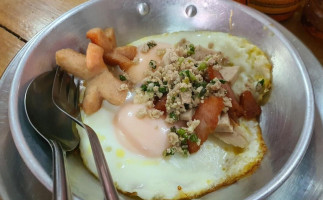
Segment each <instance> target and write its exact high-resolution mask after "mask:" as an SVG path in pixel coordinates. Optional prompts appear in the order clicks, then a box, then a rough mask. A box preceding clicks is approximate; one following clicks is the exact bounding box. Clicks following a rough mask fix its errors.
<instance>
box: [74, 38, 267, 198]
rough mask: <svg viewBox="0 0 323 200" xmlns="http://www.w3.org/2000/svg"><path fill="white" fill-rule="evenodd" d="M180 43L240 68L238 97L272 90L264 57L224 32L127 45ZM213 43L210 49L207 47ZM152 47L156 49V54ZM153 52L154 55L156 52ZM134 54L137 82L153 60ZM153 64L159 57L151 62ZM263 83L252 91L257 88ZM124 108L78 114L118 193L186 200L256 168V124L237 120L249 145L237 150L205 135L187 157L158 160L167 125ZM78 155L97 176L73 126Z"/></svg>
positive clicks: (260, 152) (261, 149)
mask: <svg viewBox="0 0 323 200" xmlns="http://www.w3.org/2000/svg"><path fill="white" fill-rule="evenodd" d="M182 38H186V39H187V40H188V41H190V42H191V43H193V44H196V45H198V44H199V45H201V46H204V47H208V46H209V47H212V46H213V47H212V48H213V49H214V50H216V51H221V52H222V53H223V54H224V55H225V56H227V57H228V58H229V61H230V62H231V63H232V65H236V66H240V67H241V71H240V74H239V76H238V78H237V80H236V81H235V83H234V85H232V89H233V90H234V92H235V94H236V95H237V96H238V95H239V94H241V93H242V92H243V91H245V90H246V89H249V90H251V91H252V92H253V94H254V95H255V96H256V97H257V98H258V100H259V101H261V99H262V97H263V95H264V94H265V93H266V92H268V91H269V89H270V85H271V65H270V62H269V61H268V59H267V57H266V55H265V54H264V53H263V52H262V51H261V50H260V49H259V48H258V47H256V46H255V45H253V44H251V43H250V42H248V41H247V40H245V39H243V38H239V37H235V36H232V35H229V34H226V33H217V32H178V33H167V34H162V35H156V36H150V37H146V38H143V39H140V40H138V41H135V42H133V43H132V45H135V46H140V45H142V44H144V43H146V42H147V41H150V40H154V41H156V42H157V46H156V47H157V48H158V47H159V46H160V47H163V48H165V47H171V46H173V45H174V44H175V43H177V42H178V41H179V40H181V39H182ZM210 44H214V45H210ZM157 48H155V49H157ZM155 53H156V52H155ZM155 53H154V52H152V51H150V52H148V53H147V54H143V53H138V55H137V57H138V60H139V62H138V64H137V65H138V66H133V67H132V68H131V71H129V75H130V76H134V77H136V78H137V79H136V82H140V80H141V78H143V77H144V71H145V70H146V67H148V62H149V61H150V60H151V59H152V56H154V55H155ZM154 59H158V58H154ZM261 80H263V81H262V83H263V89H262V90H257V89H255V88H256V84H257V83H258V82H259V81H261ZM127 99H128V100H127V103H125V104H124V105H122V106H114V105H111V104H110V103H108V102H106V101H104V102H103V104H102V107H101V109H100V110H99V111H97V112H96V113H94V114H92V115H86V114H85V113H84V112H81V115H82V119H83V122H84V123H85V124H87V125H89V126H90V127H92V128H93V129H94V131H95V132H96V133H97V135H98V137H99V140H100V142H101V145H102V148H103V150H104V153H105V156H106V160H107V162H108V164H109V168H110V172H111V174H112V177H113V180H114V183H115V185H116V187H117V189H118V190H119V191H121V192H123V193H125V194H128V195H130V196H137V197H140V198H142V199H191V198H196V197H200V196H202V195H204V194H206V193H209V192H212V191H214V190H216V189H218V188H220V187H221V186H225V185H229V184H231V183H234V182H235V181H237V180H239V179H240V178H242V177H243V176H244V175H246V174H247V173H248V172H250V171H252V170H253V169H254V168H255V167H256V166H258V165H259V164H260V162H261V160H262V158H263V156H264V154H265V152H266V146H265V143H264V141H263V139H262V136H261V129H260V126H259V123H258V122H257V121H255V120H249V121H248V120H245V119H242V118H241V119H240V127H241V128H242V129H243V130H244V131H245V132H246V133H247V134H248V135H249V144H248V146H247V147H246V148H244V149H241V148H237V147H233V146H231V145H228V144H225V143H223V142H222V141H220V140H219V139H217V138H216V137H215V136H213V135H210V136H209V138H208V140H207V141H206V142H205V143H204V144H203V145H202V146H201V149H200V150H199V151H198V152H197V153H194V154H192V155H189V156H183V155H178V154H175V155H173V156H170V157H167V158H165V157H163V156H162V152H163V150H165V148H167V146H168V140H167V132H168V131H169V129H170V125H169V124H167V123H165V122H164V120H163V119H151V118H144V119H140V118H138V117H136V112H138V110H139V109H140V108H141V106H142V105H137V104H133V103H132V101H131V100H132V94H131V93H129V95H128V97H127ZM77 129H78V131H79V134H80V138H81V142H80V152H81V156H82V159H83V162H84V164H85V165H86V167H87V168H88V169H89V170H90V171H91V172H92V173H93V174H94V175H96V176H97V171H96V167H95V162H94V159H93V156H92V150H91V147H90V143H89V140H88V137H87V134H86V133H85V131H84V130H83V129H82V128H80V127H77Z"/></svg>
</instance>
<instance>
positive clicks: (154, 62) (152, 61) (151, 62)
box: [149, 60, 157, 69]
mask: <svg viewBox="0 0 323 200" xmlns="http://www.w3.org/2000/svg"><path fill="white" fill-rule="evenodd" d="M149 67H151V68H152V69H156V68H157V63H156V61H154V60H150V62H149Z"/></svg>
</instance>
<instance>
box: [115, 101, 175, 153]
mask: <svg viewBox="0 0 323 200" xmlns="http://www.w3.org/2000/svg"><path fill="white" fill-rule="evenodd" d="M141 108H144V105H139V104H132V103H129V104H125V105H124V106H122V107H121V109H120V110H119V112H118V113H117V114H116V116H115V120H114V123H115V128H116V134H117V138H118V140H119V141H120V143H121V144H122V145H123V146H125V147H126V148H127V149H129V150H130V151H132V152H134V153H138V154H140V155H143V156H145V157H161V156H162V154H163V151H164V150H165V149H166V148H167V147H168V146H169V143H168V139H167V132H168V131H169V129H170V125H168V124H166V123H165V121H164V119H162V118H159V119H152V118H149V117H145V118H138V117H137V116H136V113H137V112H138V111H139V109H141Z"/></svg>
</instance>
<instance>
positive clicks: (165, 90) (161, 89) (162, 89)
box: [158, 87, 167, 94]
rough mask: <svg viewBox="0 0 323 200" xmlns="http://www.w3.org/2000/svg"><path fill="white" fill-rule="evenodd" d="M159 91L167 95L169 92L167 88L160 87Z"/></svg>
mask: <svg viewBox="0 0 323 200" xmlns="http://www.w3.org/2000/svg"><path fill="white" fill-rule="evenodd" d="M158 91H159V92H161V93H163V94H165V93H166V92H167V88H166V87H160V88H158Z"/></svg>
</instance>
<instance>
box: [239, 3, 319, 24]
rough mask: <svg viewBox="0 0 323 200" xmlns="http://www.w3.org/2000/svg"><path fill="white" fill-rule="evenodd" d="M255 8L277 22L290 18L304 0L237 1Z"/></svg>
mask: <svg viewBox="0 0 323 200" xmlns="http://www.w3.org/2000/svg"><path fill="white" fill-rule="evenodd" d="M236 1H238V2H240V3H243V4H246V5H248V6H250V7H252V8H255V9H257V10H259V11H261V12H263V13H265V14H267V15H269V16H270V17H272V18H274V19H275V20H277V21H283V20H286V19H288V18H290V17H291V16H292V15H293V14H294V12H295V10H297V8H298V7H299V5H300V2H301V1H302V0H236ZM321 1H322V0H321Z"/></svg>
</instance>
